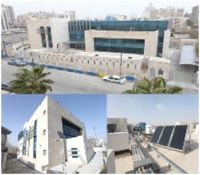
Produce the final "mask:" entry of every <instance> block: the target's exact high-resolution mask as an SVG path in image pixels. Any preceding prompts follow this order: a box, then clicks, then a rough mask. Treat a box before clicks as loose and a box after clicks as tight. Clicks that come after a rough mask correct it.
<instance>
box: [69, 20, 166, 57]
mask: <svg viewBox="0 0 200 175" xmlns="http://www.w3.org/2000/svg"><path fill="white" fill-rule="evenodd" d="M169 37H170V31H169V30H168V22H167V21H89V20H87V21H84V20H80V21H70V22H69V39H70V47H71V48H78V49H85V51H104V52H123V53H137V54H144V55H146V56H164V55H165V52H166V51H167V48H168V45H169Z"/></svg>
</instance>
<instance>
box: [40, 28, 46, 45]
mask: <svg viewBox="0 0 200 175" xmlns="http://www.w3.org/2000/svg"><path fill="white" fill-rule="evenodd" d="M40 36H41V41H42V47H47V43H46V35H45V28H44V27H40Z"/></svg>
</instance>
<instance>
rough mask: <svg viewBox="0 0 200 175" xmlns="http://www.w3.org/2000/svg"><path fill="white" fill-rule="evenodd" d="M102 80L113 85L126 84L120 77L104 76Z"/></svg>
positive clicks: (124, 79)
mask: <svg viewBox="0 0 200 175" xmlns="http://www.w3.org/2000/svg"><path fill="white" fill-rule="evenodd" d="M102 79H103V80H104V81H108V82H113V83H120V84H124V83H126V78H125V77H120V76H118V75H106V76H104V77H103V78H102Z"/></svg>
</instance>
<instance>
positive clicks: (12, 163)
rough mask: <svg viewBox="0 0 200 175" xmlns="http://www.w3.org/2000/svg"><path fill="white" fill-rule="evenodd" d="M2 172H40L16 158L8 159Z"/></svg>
mask: <svg viewBox="0 0 200 175" xmlns="http://www.w3.org/2000/svg"><path fill="white" fill-rule="evenodd" d="M3 173H4V174H5V173H6V174H40V172H39V171H36V170H34V169H33V168H31V167H29V166H27V165H26V164H24V163H22V162H20V161H18V160H17V159H16V158H14V159H8V161H7V163H6V168H5V170H4V172H3Z"/></svg>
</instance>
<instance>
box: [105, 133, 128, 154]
mask: <svg viewBox="0 0 200 175" xmlns="http://www.w3.org/2000/svg"><path fill="white" fill-rule="evenodd" d="M107 148H111V149H113V150H114V151H123V150H129V149H130V148H129V135H128V132H115V133H108V134H107Z"/></svg>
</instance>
